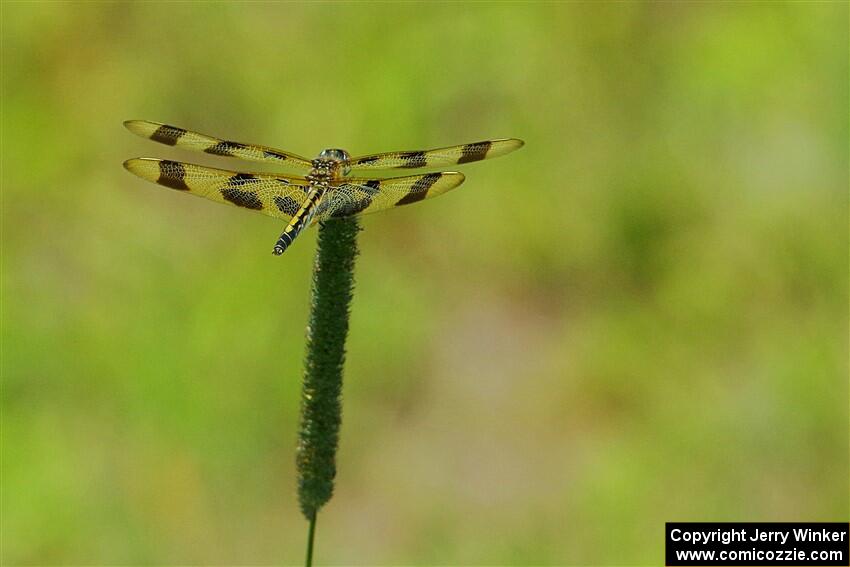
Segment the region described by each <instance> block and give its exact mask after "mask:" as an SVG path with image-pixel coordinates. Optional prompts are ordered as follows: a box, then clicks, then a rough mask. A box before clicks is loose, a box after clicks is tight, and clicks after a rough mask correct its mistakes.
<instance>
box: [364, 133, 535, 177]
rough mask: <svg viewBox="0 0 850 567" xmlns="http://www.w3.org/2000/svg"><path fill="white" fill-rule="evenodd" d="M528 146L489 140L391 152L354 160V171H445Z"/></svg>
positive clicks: (512, 140)
mask: <svg viewBox="0 0 850 567" xmlns="http://www.w3.org/2000/svg"><path fill="white" fill-rule="evenodd" d="M524 144H525V142H523V141H522V140H517V139H516V138H507V139H503V140H485V141H483V142H473V143H472V144H464V145H462V146H449V147H447V148H438V149H436V150H424V151H417V152H389V153H384V154H373V155H368V156H361V157H356V158H352V159H351V161H350V163H351V169H352V170H353V171H367V170H374V169H395V168H416V167H443V166H447V165H454V164H458V163H469V162H472V161H480V160H482V159H488V158H493V157H499V156H503V155H505V154H507V153H510V152H512V151H514V150H518V149H519V148H521V147H522V146H523V145H524Z"/></svg>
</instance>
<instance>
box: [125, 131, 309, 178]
mask: <svg viewBox="0 0 850 567" xmlns="http://www.w3.org/2000/svg"><path fill="white" fill-rule="evenodd" d="M124 126H126V127H127V129H128V130H129V131H130V132H133V133H134V134H137V135H139V136H141V137H142V138H148V139H150V140H153V141H154V142H159V143H160V144H166V145H168V146H176V147H178V148H183V149H187V150H192V151H196V152H205V153H208V154H213V155H217V156H229V157H235V158H240V159H245V160H249V161H263V162H274V163H277V164H280V163H281V162H286V163H288V164H289V165H292V166H293V167H295V168H297V169H300V170H304V171H309V170H310V169H311V168H312V167H313V166H312V164H311V163H310V160H308V159H306V158H303V157H301V156H297V155H295V154H291V153H289V152H285V151H283V150H277V149H275V148H269V147H267V146H259V145H256V144H243V143H241V142H230V141H227V140H222V139H219V138H213V137H212V136H207V135H206V134H199V133H197V132H192V131H190V130H184V129H183V128H178V127H176V126H169V125H168V124H160V123H159V122H149V121H147V120H127V121H126V122H124Z"/></svg>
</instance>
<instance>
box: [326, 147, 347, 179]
mask: <svg viewBox="0 0 850 567" xmlns="http://www.w3.org/2000/svg"><path fill="white" fill-rule="evenodd" d="M319 159H326V160H332V161H336V162H339V163H340V164H342V174H343V175H348V173H349V171H350V169H351V167H350V165H349V161H350V160H351V156H350V155H349V154H348V152H347V151H345V150H340V149H336V148H331V149H328V150H322V152H321V153H320V154H319Z"/></svg>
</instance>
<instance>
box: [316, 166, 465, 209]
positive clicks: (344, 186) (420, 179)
mask: <svg viewBox="0 0 850 567" xmlns="http://www.w3.org/2000/svg"><path fill="white" fill-rule="evenodd" d="M464 179H465V178H464V176H463V174H462V173H457V172H455V171H447V172H443V173H427V174H425V175H410V176H407V177H393V178H390V179H356V178H352V179H346V180H345V181H344V182H343V183H341V184H339V185H336V186H334V187H332V188H331V190H330V191H329V194H328V195H327V196H326V197H325V198H324V199H323V200H322V202H321V203H320V204H319V210H318V212H317V214H316V219H317V220H328V219H333V218H340V217H348V216H352V215H357V214H361V213H362V214H367V213H375V212H378V211H383V210H386V209H391V208H393V207H398V206H401V205H408V204H410V203H416V202H418V201H422V200H423V199H430V198H432V197H436V196H438V195H442V194H443V193H445V192H446V191H449V190H451V189H454V188H455V187H457V186H458V185H460V184H461V183H463V180H464Z"/></svg>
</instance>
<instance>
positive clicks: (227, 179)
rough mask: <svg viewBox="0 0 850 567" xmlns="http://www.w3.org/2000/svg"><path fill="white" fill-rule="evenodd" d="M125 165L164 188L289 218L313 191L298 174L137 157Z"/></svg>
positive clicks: (285, 218) (284, 218)
mask: <svg viewBox="0 0 850 567" xmlns="http://www.w3.org/2000/svg"><path fill="white" fill-rule="evenodd" d="M124 167H125V168H127V171H129V172H130V173H133V174H135V175H137V176H139V177H141V178H142V179H146V180H148V181H152V182H154V183H157V184H159V185H162V186H163V187H168V188H170V189H175V190H177V191H185V192H186V193H191V194H192V195H198V196H200V197H204V198H206V199H209V200H211V201H215V202H217V203H230V204H232V205H236V206H238V207H242V208H245V209H251V210H254V211H257V212H260V213H263V214H265V215H269V216H272V217H275V218H279V219H283V220H286V221H288V220H290V219H291V218H292V216H293V215H294V214H295V212H296V211H297V210H298V209H299V208H300V207H301V203H303V202H304V200H305V199H306V197H307V192H308V190H309V186H308V184H307V181H305V180H304V179H301V178H298V177H285V176H280V175H267V174H263V173H240V172H237V171H227V170H224V169H216V168H212V167H203V166H200V165H194V164H191V163H183V162H179V161H171V160H160V159H152V158H136V159H130V160H127V161H125V162H124Z"/></svg>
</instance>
